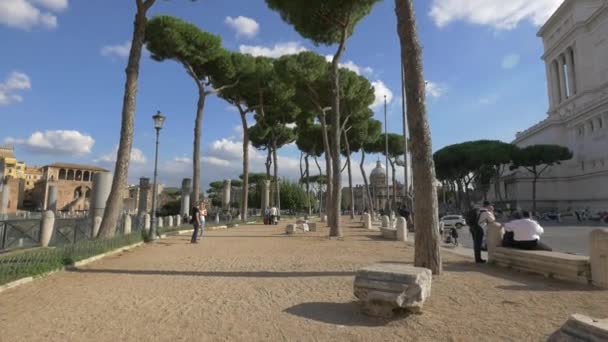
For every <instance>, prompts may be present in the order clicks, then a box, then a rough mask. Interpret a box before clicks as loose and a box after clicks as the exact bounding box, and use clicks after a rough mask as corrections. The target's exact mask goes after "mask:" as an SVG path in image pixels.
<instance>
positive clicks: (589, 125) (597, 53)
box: [493, 0, 608, 211]
mask: <svg viewBox="0 0 608 342" xmlns="http://www.w3.org/2000/svg"><path fill="white" fill-rule="evenodd" d="M538 36H539V37H541V38H542V39H543V43H544V54H543V56H542V59H543V60H544V62H545V67H546V77H547V91H548V98H549V111H548V115H547V118H546V119H545V120H543V121H541V122H540V123H538V124H536V125H534V126H532V127H530V128H529V129H527V130H525V131H523V132H519V133H518V134H517V136H516V138H515V140H514V141H513V143H514V144H516V145H517V146H519V147H525V146H529V145H535V144H556V145H561V146H565V147H568V148H569V149H570V150H571V151H572V152H573V154H574V158H573V159H572V160H570V161H567V162H564V163H562V164H561V165H556V166H553V167H550V168H549V169H547V171H545V173H544V174H543V175H542V178H541V179H539V181H538V185H537V206H538V208H539V210H549V209H558V210H567V209H569V208H570V209H573V210H576V209H582V208H589V209H591V210H592V211H599V210H606V209H608V2H607V1H605V0H604V1H602V0H566V1H564V3H563V4H562V5H561V6H560V7H559V9H558V10H557V11H556V12H555V13H554V14H553V16H551V18H549V20H548V21H547V22H546V23H545V25H544V26H543V27H542V28H541V29H540V31H539V32H538ZM531 182H532V176H531V174H530V173H528V172H527V171H525V170H523V169H519V170H516V171H515V172H512V173H510V174H508V175H507V176H506V177H504V179H503V180H502V181H501V183H500V187H501V190H502V191H501V192H502V193H503V194H504V195H503V196H504V197H506V199H507V201H508V203H510V204H511V205H512V206H517V207H526V208H529V207H531V198H532V185H531ZM493 195H494V194H493ZM494 199H496V196H494Z"/></svg>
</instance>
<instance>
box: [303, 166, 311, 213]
mask: <svg viewBox="0 0 608 342" xmlns="http://www.w3.org/2000/svg"><path fill="white" fill-rule="evenodd" d="M308 157H309V155H308V154H306V156H305V157H304V162H305V163H306V205H307V206H308V216H311V215H312V208H311V206H310V164H309V163H308Z"/></svg>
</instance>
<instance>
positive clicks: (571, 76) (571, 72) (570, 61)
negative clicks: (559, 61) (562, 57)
mask: <svg viewBox="0 0 608 342" xmlns="http://www.w3.org/2000/svg"><path fill="white" fill-rule="evenodd" d="M573 54H574V50H572V48H568V49H566V64H567V65H568V86H570V96H572V95H574V94H576V76H575V74H576V70H575V67H574V57H573V56H572V55H573Z"/></svg>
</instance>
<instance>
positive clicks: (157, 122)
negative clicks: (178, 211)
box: [149, 111, 165, 241]
mask: <svg viewBox="0 0 608 342" xmlns="http://www.w3.org/2000/svg"><path fill="white" fill-rule="evenodd" d="M152 119H153V120H154V129H156V152H155V154H154V181H153V184H152V215H151V216H152V220H151V221H152V222H151V225H150V236H149V240H150V241H155V240H156V239H158V234H157V229H156V228H157V226H156V225H157V222H158V219H157V218H156V206H157V202H158V186H157V183H156V179H157V176H158V140H159V136H160V130H161V129H162V128H163V124H164V123H165V116H164V115H163V114H162V113H161V112H160V111H157V112H156V114H155V115H153V116H152Z"/></svg>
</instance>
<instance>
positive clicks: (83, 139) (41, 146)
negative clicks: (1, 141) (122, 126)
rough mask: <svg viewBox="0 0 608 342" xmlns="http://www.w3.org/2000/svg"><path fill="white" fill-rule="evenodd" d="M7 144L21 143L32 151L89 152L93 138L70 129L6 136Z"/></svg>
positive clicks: (47, 152)
mask: <svg viewBox="0 0 608 342" xmlns="http://www.w3.org/2000/svg"><path fill="white" fill-rule="evenodd" d="M5 142H6V143H8V144H16V145H23V146H24V147H26V148H27V149H28V150H30V151H31V152H33V153H40V154H58V155H60V154H65V155H70V154H75V155H83V154H88V153H91V148H92V147H93V145H94V144H95V140H94V139H93V138H92V137H91V136H90V135H86V134H82V133H80V132H78V131H72V130H56V131H44V132H34V133H33V134H32V135H31V136H30V137H29V138H27V139H15V138H11V137H9V138H6V139H5Z"/></svg>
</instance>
